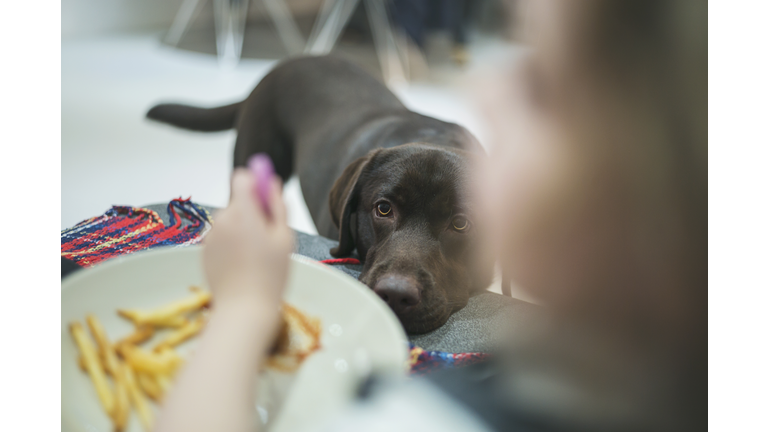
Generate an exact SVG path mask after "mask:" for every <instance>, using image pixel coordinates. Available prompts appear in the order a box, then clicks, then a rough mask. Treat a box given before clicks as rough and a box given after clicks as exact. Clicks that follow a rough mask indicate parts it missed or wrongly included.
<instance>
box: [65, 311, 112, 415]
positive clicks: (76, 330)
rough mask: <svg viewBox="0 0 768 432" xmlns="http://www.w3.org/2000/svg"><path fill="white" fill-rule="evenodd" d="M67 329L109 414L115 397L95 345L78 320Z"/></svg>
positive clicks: (102, 404)
mask: <svg viewBox="0 0 768 432" xmlns="http://www.w3.org/2000/svg"><path fill="white" fill-rule="evenodd" d="M69 331H70V332H71V333H72V337H73V338H74V339H75V343H76V344H77V347H78V349H80V354H82V356H83V359H84V361H85V367H86V369H87V370H88V375H89V376H90V377H91V381H92V382H93V385H94V387H96V393H97V394H98V395H99V401H101V406H102V407H104V411H106V413H107V415H109V416H111V415H112V413H113V410H114V408H115V398H114V395H113V394H112V389H111V388H110V386H109V382H108V381H107V375H106V374H105V373H104V368H103V366H102V364H101V362H100V361H99V354H98V353H97V352H96V347H95V346H94V345H93V342H91V339H90V338H89V337H88V335H87V334H86V333H85V329H83V326H82V324H80V323H79V322H74V323H72V324H70V325H69Z"/></svg>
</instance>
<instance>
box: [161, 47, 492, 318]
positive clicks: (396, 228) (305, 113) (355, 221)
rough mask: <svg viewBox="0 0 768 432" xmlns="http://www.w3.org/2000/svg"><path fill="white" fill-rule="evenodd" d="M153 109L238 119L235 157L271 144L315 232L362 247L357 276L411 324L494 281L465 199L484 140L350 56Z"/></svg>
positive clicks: (188, 118)
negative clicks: (210, 104) (226, 100)
mask: <svg viewBox="0 0 768 432" xmlns="http://www.w3.org/2000/svg"><path fill="white" fill-rule="evenodd" d="M147 117H149V118H151V119H154V120H158V121H162V122H165V123H169V124H172V125H175V126H179V127H183V128H187V129H192V130H198V131H211V130H224V129H230V128H236V129H237V141H236V144H235V155H234V163H235V166H236V167H239V166H245V164H246V163H247V161H248V158H249V157H250V156H251V155H253V154H255V153H261V152H264V153H267V154H268V155H269V156H270V157H271V158H272V161H273V162H274V164H275V170H276V172H277V174H278V175H280V177H281V178H282V179H283V180H287V179H288V178H289V177H290V176H291V175H292V174H293V173H296V174H298V176H299V179H300V181H301V188H302V193H303V196H304V199H305V201H306V203H307V207H308V208H309V211H310V213H311V214H312V219H313V220H314V222H315V225H316V226H317V229H318V232H319V233H320V234H321V235H323V236H326V237H329V238H338V239H339V245H338V247H337V248H335V249H333V250H332V251H331V253H332V254H333V255H334V256H335V257H340V256H346V255H348V254H350V253H351V252H352V251H353V250H355V249H357V251H358V254H359V256H360V259H361V261H363V263H364V267H363V272H362V274H361V276H360V280H361V281H362V282H363V283H365V284H367V285H368V286H369V287H371V288H372V289H373V290H374V291H376V292H377V294H378V295H379V296H381V297H382V299H384V300H385V301H387V303H388V304H389V305H390V307H391V308H392V310H393V311H394V312H395V313H396V314H397V315H398V317H399V318H400V321H401V322H402V323H403V326H404V327H405V329H406V331H408V332H409V333H426V332H429V331H431V330H434V329H436V328H438V327H440V326H441V325H442V324H444V323H445V322H446V321H447V320H448V318H449V317H450V316H451V314H453V313H454V312H456V311H458V310H460V309H461V308H463V307H464V306H465V305H466V304H467V302H468V300H469V297H470V296H471V295H474V294H476V293H479V292H481V291H483V290H484V289H485V288H486V287H487V286H488V285H489V284H490V283H491V279H492V272H493V269H492V266H493V262H492V260H482V259H479V255H478V254H479V252H480V251H477V250H475V247H474V246H475V243H476V242H477V240H478V239H477V234H476V232H477V230H475V229H472V228H470V227H471V217H472V215H471V214H469V213H470V209H471V208H472V206H471V204H470V203H469V202H468V201H469V200H470V198H471V195H470V194H469V193H468V188H469V185H468V181H469V178H468V172H469V167H468V164H469V160H468V159H469V158H470V157H476V156H479V157H483V156H484V150H483V149H482V147H481V146H480V144H479V143H478V142H477V140H476V139H475V138H474V137H473V136H472V135H471V134H470V133H469V132H468V131H467V130H466V129H464V128H462V127H461V126H458V125H456V124H452V123H446V122H443V121H440V120H437V119H434V118H431V117H427V116H423V115H420V114H418V113H415V112H413V111H410V110H408V109H407V108H406V107H405V106H404V105H403V104H402V103H401V102H400V101H399V100H398V99H397V97H396V96H395V95H394V94H393V93H392V92H391V91H390V90H389V89H388V88H387V87H386V86H384V85H383V84H382V83H381V82H379V81H377V80H376V79H375V78H373V77H372V76H370V75H369V74H367V73H365V72H364V71H363V70H362V69H360V68H358V67H357V66H355V65H353V64H351V63H349V62H346V61H343V60H341V59H337V58H333V57H305V58H298V59H293V60H288V61H286V62H284V63H281V64H280V65H278V66H277V67H275V68H274V69H273V70H272V71H271V72H270V73H269V74H267V76H266V77H264V79H262V81H261V82H260V83H259V84H258V85H257V86H256V88H255V89H254V90H253V92H252V93H251V95H250V96H248V98H247V99H246V100H244V101H242V102H238V103H235V104H231V105H227V106H225V107H219V108H212V109H204V108H195V107H190V106H185V105H177V104H161V105H158V106H155V107H154V108H152V109H151V110H150V111H149V113H147ZM474 155H476V156H474ZM459 218H461V220H459Z"/></svg>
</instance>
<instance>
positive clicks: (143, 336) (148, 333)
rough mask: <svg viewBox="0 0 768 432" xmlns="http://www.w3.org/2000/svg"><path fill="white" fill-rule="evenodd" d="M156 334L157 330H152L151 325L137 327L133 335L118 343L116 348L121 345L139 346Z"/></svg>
mask: <svg viewBox="0 0 768 432" xmlns="http://www.w3.org/2000/svg"><path fill="white" fill-rule="evenodd" d="M154 334H155V329H154V328H152V326H151V325H141V326H138V327H136V329H135V330H134V331H133V333H131V334H129V335H128V336H126V337H124V338H122V339H120V340H119V341H117V343H116V344H115V345H116V346H117V345H121V344H129V345H139V344H141V343H144V342H146V341H147V340H149V338H151V337H152V336H153V335H154Z"/></svg>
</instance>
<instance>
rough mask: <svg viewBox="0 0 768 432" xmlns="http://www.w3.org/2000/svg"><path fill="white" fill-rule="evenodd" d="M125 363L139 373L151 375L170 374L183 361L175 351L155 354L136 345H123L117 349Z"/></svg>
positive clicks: (163, 351)
mask: <svg viewBox="0 0 768 432" xmlns="http://www.w3.org/2000/svg"><path fill="white" fill-rule="evenodd" d="M117 350H118V352H120V354H121V355H122V356H123V358H124V359H125V361H126V362H127V363H128V364H129V365H130V366H131V368H133V369H135V370H136V371H137V372H147V373H150V374H170V373H172V372H173V371H174V370H176V368H177V367H178V366H180V365H181V363H182V362H183V360H182V359H181V357H179V355H178V354H176V352H175V351H173V350H162V351H161V352H158V353H153V352H149V351H146V350H144V349H141V348H139V347H137V346H134V345H128V344H122V345H119V346H118V347H117Z"/></svg>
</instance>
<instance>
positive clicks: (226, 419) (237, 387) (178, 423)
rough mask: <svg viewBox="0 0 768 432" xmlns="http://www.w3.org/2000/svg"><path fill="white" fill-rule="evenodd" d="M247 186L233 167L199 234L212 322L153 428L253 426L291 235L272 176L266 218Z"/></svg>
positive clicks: (245, 176)
mask: <svg viewBox="0 0 768 432" xmlns="http://www.w3.org/2000/svg"><path fill="white" fill-rule="evenodd" d="M252 186H253V178H252V177H251V175H250V174H249V173H248V172H247V171H245V170H237V171H235V173H234V175H233V178H232V200H231V202H230V205H229V207H227V208H226V209H225V210H223V211H222V212H220V213H219V214H218V215H217V217H216V221H215V226H214V228H213V230H212V231H211V232H210V234H209V235H208V236H207V237H206V239H205V242H204V248H205V249H204V251H203V265H204V268H205V273H206V277H207V279H208V283H209V285H210V287H211V290H212V292H213V310H212V312H211V319H210V322H209V324H208V326H207V327H206V329H205V330H204V332H203V334H202V336H201V337H200V341H199V345H198V347H197V349H196V350H195V354H194V355H193V356H192V357H191V358H190V360H189V363H188V364H187V365H186V366H185V367H184V369H183V370H182V371H181V373H180V376H179V377H178V380H177V382H176V384H175V386H174V387H173V389H172V390H171V391H170V392H169V394H168V396H167V397H166V399H165V401H164V402H163V409H162V412H161V414H160V418H159V419H158V423H157V427H156V428H155V431H156V432H176V431H183V432H198V431H201V432H202V431H206V432H210V431H226V432H240V431H249V430H253V427H254V425H255V423H254V420H255V417H254V416H255V405H254V400H255V394H254V387H255V385H254V383H255V381H254V375H255V373H256V371H257V369H258V368H259V366H260V365H261V363H262V362H263V361H264V358H265V355H266V353H267V351H268V350H269V348H270V346H271V344H272V342H273V340H274V338H275V333H276V330H277V324H278V308H279V305H280V302H281V299H282V292H283V289H284V286H285V282H286V278H287V271H288V257H289V254H290V252H291V250H292V232H291V230H290V229H289V228H288V226H287V225H286V223H285V208H284V205H283V202H282V199H281V197H280V186H279V182H278V180H276V179H275V180H273V184H272V189H271V193H270V195H271V196H270V205H269V208H270V214H271V215H270V217H269V218H268V217H267V216H265V213H264V212H263V211H262V209H261V207H260V206H259V204H257V203H256V201H255V200H254V198H253V192H252Z"/></svg>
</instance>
